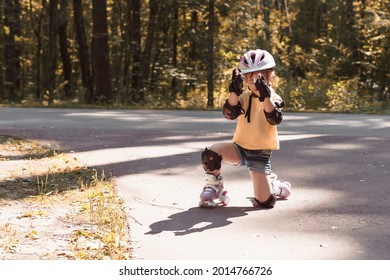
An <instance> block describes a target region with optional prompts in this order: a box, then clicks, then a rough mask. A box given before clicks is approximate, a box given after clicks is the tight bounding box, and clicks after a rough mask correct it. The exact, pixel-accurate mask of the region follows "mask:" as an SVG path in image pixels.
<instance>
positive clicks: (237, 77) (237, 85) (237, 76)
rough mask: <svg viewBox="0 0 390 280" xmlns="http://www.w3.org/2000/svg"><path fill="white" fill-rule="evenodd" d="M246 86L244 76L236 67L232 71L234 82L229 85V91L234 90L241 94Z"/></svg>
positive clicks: (238, 94)
mask: <svg viewBox="0 0 390 280" xmlns="http://www.w3.org/2000/svg"><path fill="white" fill-rule="evenodd" d="M243 88H244V76H243V75H242V73H241V71H240V69H238V68H234V69H233V73H232V82H231V83H230V85H229V91H230V92H234V93H235V94H236V95H237V96H240V95H241V94H242V92H243Z"/></svg>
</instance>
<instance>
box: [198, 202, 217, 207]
mask: <svg viewBox="0 0 390 280" xmlns="http://www.w3.org/2000/svg"><path fill="white" fill-rule="evenodd" d="M199 207H200V208H215V202H214V201H199Z"/></svg>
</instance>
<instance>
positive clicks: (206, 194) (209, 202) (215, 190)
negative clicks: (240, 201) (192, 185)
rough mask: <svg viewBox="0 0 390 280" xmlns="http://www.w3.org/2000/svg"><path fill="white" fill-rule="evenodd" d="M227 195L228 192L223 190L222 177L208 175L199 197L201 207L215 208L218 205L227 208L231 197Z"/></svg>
mask: <svg viewBox="0 0 390 280" xmlns="http://www.w3.org/2000/svg"><path fill="white" fill-rule="evenodd" d="M226 194H227V191H224V190H223V180H222V175H218V176H217V177H215V176H214V175H213V174H206V185H205V186H204V188H203V191H202V193H201V194H200V196H199V198H200V201H199V207H204V208H214V207H215V206H217V205H222V206H226V205H227V204H228V203H229V197H228V196H227V195H226ZM215 200H219V201H215Z"/></svg>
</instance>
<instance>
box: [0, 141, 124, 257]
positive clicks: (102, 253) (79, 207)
mask: <svg viewBox="0 0 390 280" xmlns="http://www.w3.org/2000/svg"><path fill="white" fill-rule="evenodd" d="M124 221H126V218H125V213H123V206H122V201H121V200H120V199H119V198H118V197H117V196H116V193H115V189H114V188H113V186H112V184H110V183H109V182H108V180H106V179H105V178H104V175H103V174H102V175H101V176H100V177H99V176H98V175H97V172H96V171H95V170H88V169H86V168H84V167H83V166H82V165H81V164H80V163H79V162H78V161H77V159H76V158H74V157H72V156H71V155H69V154H67V155H66V154H62V153H60V152H58V151H56V150H55V149H53V148H51V147H43V146H40V145H38V144H37V143H33V142H31V141H28V140H21V139H16V138H13V137H9V136H2V135H0V259H1V260H22V259H25V260H26V259H27V260H34V259H128V258H130V249H129V248H130V244H129V237H128V236H129V234H128V227H127V224H126V223H125V222H124Z"/></svg>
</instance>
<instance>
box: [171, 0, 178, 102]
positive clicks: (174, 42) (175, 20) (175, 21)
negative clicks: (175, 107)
mask: <svg viewBox="0 0 390 280" xmlns="http://www.w3.org/2000/svg"><path fill="white" fill-rule="evenodd" d="M173 9H174V10H173V32H172V33H173V38H172V66H173V68H174V69H175V71H176V70H177V44H178V42H177V41H178V39H177V38H178V34H177V33H178V25H179V7H178V4H177V0H174V4H173ZM171 88H172V98H176V95H177V78H176V77H175V76H173V77H172V81H171Z"/></svg>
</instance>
